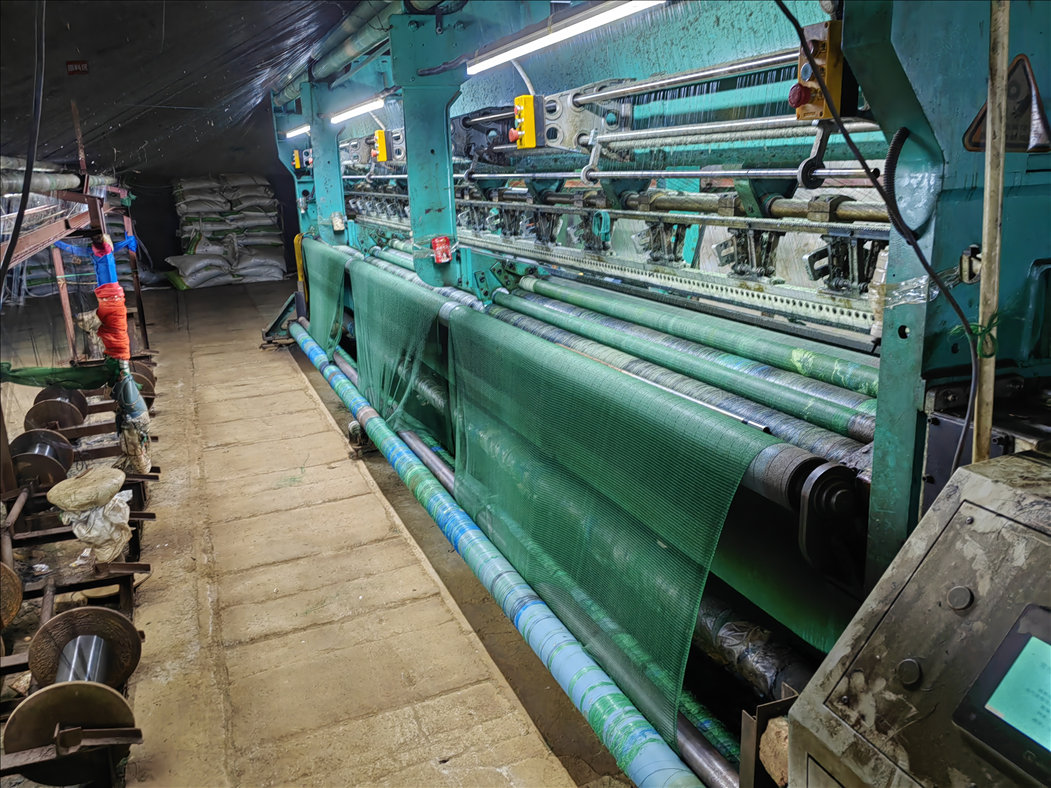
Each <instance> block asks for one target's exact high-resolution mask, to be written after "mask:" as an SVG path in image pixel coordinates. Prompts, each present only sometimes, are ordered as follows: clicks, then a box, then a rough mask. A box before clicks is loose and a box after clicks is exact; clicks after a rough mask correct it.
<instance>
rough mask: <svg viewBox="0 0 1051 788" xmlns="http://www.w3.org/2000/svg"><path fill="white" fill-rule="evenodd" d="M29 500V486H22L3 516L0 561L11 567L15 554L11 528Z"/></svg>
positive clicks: (12, 567)
mask: <svg viewBox="0 0 1051 788" xmlns="http://www.w3.org/2000/svg"><path fill="white" fill-rule="evenodd" d="M28 500H29V488H28V487H23V488H22V491H21V492H19V493H18V497H17V498H15V501H14V503H12V504H11V508H10V509H8V510H7V516H6V517H5V518H4V531H3V534H2V535H0V561H3V563H4V564H6V565H7V566H9V567H10V568H11V569H14V568H15V554H14V547H13V545H12V543H11V529H12V528H14V525H15V523H16V522H18V518H19V517H20V516H21V515H22V510H23V509H24V508H25V505H26V501H28Z"/></svg>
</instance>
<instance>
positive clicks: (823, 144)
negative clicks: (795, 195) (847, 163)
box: [796, 120, 836, 189]
mask: <svg viewBox="0 0 1051 788" xmlns="http://www.w3.org/2000/svg"><path fill="white" fill-rule="evenodd" d="M835 127H836V126H835V123H834V122H833V121H831V120H819V121H818V122H817V136H816V137H814V145H813V147H812V148H811V149H810V156H809V157H807V158H806V159H804V160H803V163H802V164H800V165H799V171H798V174H797V175H796V179H797V180H798V181H799V185H800V186H801V187H802V188H804V189H816V188H818V187H819V186H820V185H821V184H822V183H824V182H825V179H824V178H815V177H814V171H815V170H819V169H821V168H822V167H824V166H825V151H826V150H827V149H828V140H829V138H830V137H831V136H832V131H833V129H835Z"/></svg>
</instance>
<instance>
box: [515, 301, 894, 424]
mask: <svg viewBox="0 0 1051 788" xmlns="http://www.w3.org/2000/svg"><path fill="white" fill-rule="evenodd" d="M513 295H514V298H513V299H510V300H509V299H507V298H506V297H501V296H499V295H498V296H497V297H496V300H497V302H498V303H501V304H506V305H508V306H511V307H512V308H514V309H516V310H518V311H521V312H525V313H526V314H529V315H532V316H533V317H537V318H539V319H541V320H544V321H545V322H550V323H553V324H555V325H557V326H559V327H561V328H565V329H567V330H570V331H573V332H575V333H578V334H581V335H583V336H586V337H589V338H590V339H594V340H596V341H600V342H604V343H606V344H609V345H612V346H614V347H617V348H619V349H620V350H623V351H625V352H629V353H633V354H634V355H637V356H639V357H641V358H645V359H647V360H648V361H652V362H654V363H657V364H661V365H662V366H665V367H667V368H669V369H673V370H675V371H676V372H681V373H683V374H686V375H689V376H690V377H693V378H696V379H697V380H701V381H703V382H705V383H708V384H710V385H713V386H717V387H719V388H722V389H724V390H726V391H731V392H734V393H736V394H740V395H741V396H745V397H748V398H749V399H751V400H754V401H755V402H759V403H761V404H763V405H767V406H769V407H773V408H776V409H777V410H780V411H783V412H784V413H788V414H791V415H792V416H795V417H797V418H800V419H803V420H804V421H808V422H810V423H812V424H817V425H819V426H821V427H824V428H826V429H829V430H832V431H834V432H838V433H840V434H841V435H846V436H848V437H851V438H853V439H854V440H857V441H862V442H865V443H868V442H870V441H872V439H873V436H874V433H875V422H876V419H875V412H876V401H875V400H874V399H873V398H871V397H868V396H866V395H864V394H858V393H856V392H854V391H851V390H849V389H846V388H842V387H840V386H835V385H832V384H830V383H825V382H824V381H821V380H813V379H811V378H808V377H806V376H805V375H800V374H799V373H797V372H792V371H788V370H783V369H778V368H777V367H773V366H771V365H769V364H764V363H762V362H758V361H754V360H752V359H749V358H745V357H743V356H740V355H737V354H735V353H727V352H726V351H722V350H718V349H715V348H713V347H710V346H707V345H702V344H699V343H697V342H693V341H690V340H688V339H683V338H681V337H676V336H673V335H671V334H668V333H665V332H662V331H656V330H654V329H651V328H647V327H645V326H639V325H636V324H634V323H630V322H628V321H625V320H620V319H618V318H615V317H611V316H609V315H603V314H599V313H598V312H594V311H592V310H590V309H585V308H583V307H578V306H574V305H572V304H567V303H565V302H562V301H559V300H557V299H553V298H546V297H544V296H541V295H537V294H535V293H533V292H529V291H526V290H516V291H515V293H514V294H513Z"/></svg>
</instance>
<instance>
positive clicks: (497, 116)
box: [464, 109, 515, 126]
mask: <svg viewBox="0 0 1051 788" xmlns="http://www.w3.org/2000/svg"><path fill="white" fill-rule="evenodd" d="M514 116H515V113H514V110H510V109H509V110H506V111H504V112H494V113H493V114H492V115H482V116H481V117H477V118H465V119H464V125H465V126H473V125H475V124H476V123H477V124H482V123H495V122H496V121H498V120H511V119H513V118H514Z"/></svg>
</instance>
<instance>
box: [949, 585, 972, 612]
mask: <svg viewBox="0 0 1051 788" xmlns="http://www.w3.org/2000/svg"><path fill="white" fill-rule="evenodd" d="M946 601H947V602H948V603H949V607H951V608H952V609H953V610H956V611H964V610H966V609H967V608H969V607H970V606H971V603H972V602H974V592H973V591H971V589H969V588H968V587H967V586H953V587H952V588H950V589H949V593H948V595H947V596H946Z"/></svg>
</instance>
